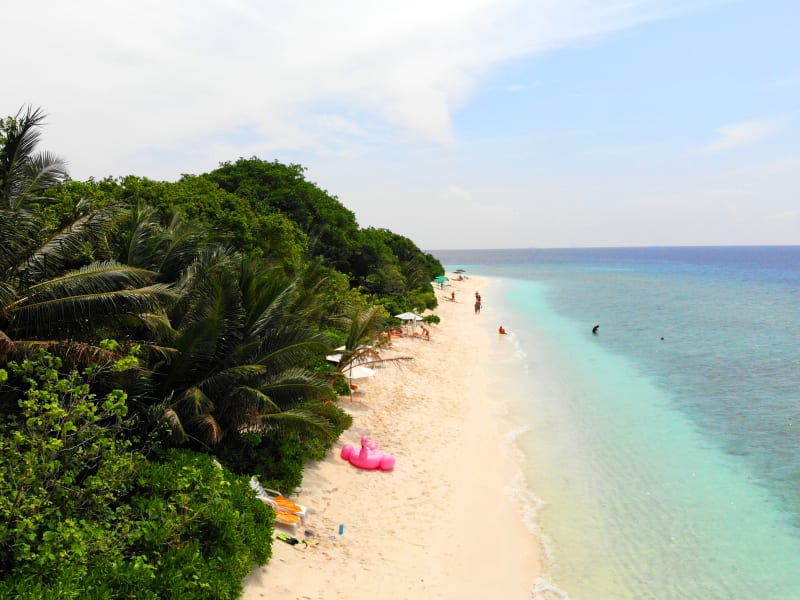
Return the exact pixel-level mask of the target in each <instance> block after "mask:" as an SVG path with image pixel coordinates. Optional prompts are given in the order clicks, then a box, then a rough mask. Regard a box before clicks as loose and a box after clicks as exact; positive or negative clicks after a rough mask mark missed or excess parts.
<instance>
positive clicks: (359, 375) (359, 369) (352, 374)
mask: <svg viewBox="0 0 800 600" xmlns="http://www.w3.org/2000/svg"><path fill="white" fill-rule="evenodd" d="M345 371H347V377H349V378H350V379H366V378H367V377H372V376H373V375H375V370H374V369H370V368H369V367H365V366H364V365H353V366H350V367H347V369H345Z"/></svg>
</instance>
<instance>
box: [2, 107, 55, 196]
mask: <svg viewBox="0 0 800 600" xmlns="http://www.w3.org/2000/svg"><path fill="white" fill-rule="evenodd" d="M44 118H45V114H44V113H43V112H42V109H41V108H37V109H33V108H32V107H30V106H29V107H28V108H27V109H26V110H25V113H24V114H23V109H20V110H19V112H17V114H16V116H15V117H9V118H8V119H4V120H0V143H1V145H0V206H2V207H3V208H19V207H21V206H23V205H24V204H25V203H27V202H29V201H31V200H38V199H40V197H41V196H40V195H39V194H40V193H41V192H43V191H44V190H47V189H48V188H51V187H53V186H54V185H58V184H59V183H62V182H63V181H64V180H66V178H67V170H66V163H65V162H64V161H63V160H61V159H60V158H58V157H56V156H54V155H52V154H50V153H49V152H39V153H35V152H34V151H35V149H36V145H37V144H38V143H39V138H40V133H39V128H40V127H41V125H42V122H43V121H44Z"/></svg>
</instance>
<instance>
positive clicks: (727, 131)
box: [696, 118, 789, 154]
mask: <svg viewBox="0 0 800 600" xmlns="http://www.w3.org/2000/svg"><path fill="white" fill-rule="evenodd" d="M788 123H789V119H786V118H780V119H760V120H754V121H743V122H741V123H733V124H731V125H725V126H724V127H720V128H719V129H718V130H717V133H718V137H717V139H716V140H714V141H713V142H711V143H709V144H706V145H705V146H702V147H701V148H699V149H698V150H697V152H696V153H697V154H717V153H718V152H725V151H727V150H734V149H736V148H742V147H744V146H749V145H750V144H753V143H755V142H759V141H761V140H763V139H766V138H768V137H770V136H773V135H775V134H776V133H779V132H780V131H781V130H782V129H783V128H785V127H786V125H788Z"/></svg>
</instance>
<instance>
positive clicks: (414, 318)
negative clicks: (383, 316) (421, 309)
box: [395, 312, 422, 333]
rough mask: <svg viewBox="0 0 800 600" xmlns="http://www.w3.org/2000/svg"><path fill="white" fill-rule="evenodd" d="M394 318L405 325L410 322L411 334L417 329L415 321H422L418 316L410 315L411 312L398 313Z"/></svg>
mask: <svg viewBox="0 0 800 600" xmlns="http://www.w3.org/2000/svg"><path fill="white" fill-rule="evenodd" d="M395 318H396V319H400V320H401V321H404V322H406V323H407V322H409V321H410V322H411V331H412V333H413V332H414V331H415V330H416V328H417V321H422V317H420V316H419V315H417V314H415V313H412V312H404V313H400V314H399V315H395Z"/></svg>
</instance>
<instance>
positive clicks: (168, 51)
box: [0, 0, 800, 250]
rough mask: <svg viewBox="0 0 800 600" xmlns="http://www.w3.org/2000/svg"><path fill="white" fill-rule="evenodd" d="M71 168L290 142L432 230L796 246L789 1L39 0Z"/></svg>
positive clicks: (505, 237) (257, 151)
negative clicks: (390, 0) (332, 0)
mask: <svg viewBox="0 0 800 600" xmlns="http://www.w3.org/2000/svg"><path fill="white" fill-rule="evenodd" d="M2 14H3V21H4V26H3V36H2V37H3V41H4V45H5V47H6V57H7V60H9V62H6V69H4V71H5V73H4V76H3V83H2V84H1V85H0V115H6V116H9V115H14V114H16V113H17V112H18V111H19V110H20V108H22V107H24V106H28V105H31V106H34V107H41V108H42V109H43V110H44V112H45V113H46V114H47V118H46V121H45V125H44V128H43V130H42V141H41V143H40V146H39V149H41V150H47V151H50V152H52V153H54V154H56V155H58V156H60V157H62V158H64V159H65V160H66V161H67V163H68V166H69V171H70V175H71V177H72V178H73V179H77V180H86V179H89V178H90V177H94V178H96V179H101V178H103V177H107V176H113V177H117V176H125V175H138V176H142V177H148V178H151V179H157V180H164V181H175V180H177V179H178V178H180V176H181V175H182V174H201V173H205V172H208V171H211V170H213V169H214V168H216V167H217V166H218V165H219V164H220V163H222V162H225V161H235V160H236V159H238V158H240V157H245V158H249V157H252V156H257V157H259V158H261V159H264V160H268V161H272V160H278V161H280V162H283V163H287V164H288V163H293V164H300V165H303V166H304V167H305V168H306V178H307V179H308V180H309V181H312V182H314V183H315V184H317V185H318V186H319V187H321V188H322V189H324V190H326V191H327V192H328V193H330V194H331V195H333V196H335V197H336V198H338V199H339V201H340V202H341V203H342V204H343V205H344V206H346V207H347V208H348V209H350V210H351V211H353V213H355V216H356V220H357V221H358V223H359V225H360V226H361V227H379V228H387V229H390V230H392V231H394V232H395V233H399V234H402V235H405V236H407V237H409V238H411V239H412V240H413V241H414V242H415V243H416V244H417V245H418V246H419V247H420V248H423V249H425V250H436V249H449V248H454V249H455V248H470V249H482V248H529V247H604V246H674V245H752V244H758V245H764V244H800V36H798V35H797V24H798V22H800V2H796V1H795V0H784V1H773V0H761V1H757V0H753V1H750V0H694V1H687V0H452V1H451V0H425V1H420V0H404V1H403V2H397V1H393V2H386V1H383V0H337V1H336V2H331V1H329V0H281V1H276V0H194V1H191V2H189V1H180V2H178V1H171V0H158V1H157V2H156V1H150V0H140V1H139V2H126V3H122V2H109V1H107V0H73V1H71V2H63V1H62V0H29V1H28V2H25V3H22V2H13V3H10V5H9V6H4V7H3V9H2Z"/></svg>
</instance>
